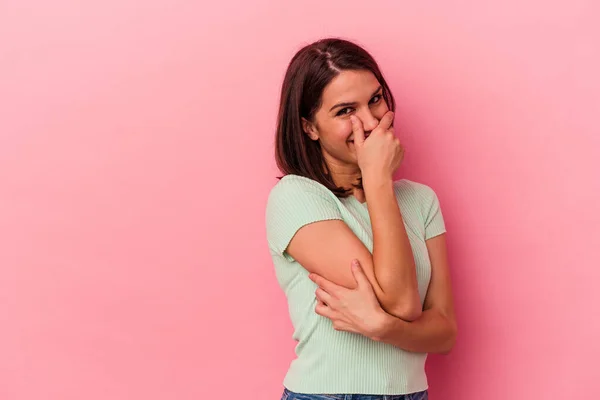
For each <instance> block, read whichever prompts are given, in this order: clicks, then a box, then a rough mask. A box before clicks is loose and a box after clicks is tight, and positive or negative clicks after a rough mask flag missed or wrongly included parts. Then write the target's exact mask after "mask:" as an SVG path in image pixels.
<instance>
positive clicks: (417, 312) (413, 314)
mask: <svg viewBox="0 0 600 400" xmlns="http://www.w3.org/2000/svg"><path fill="white" fill-rule="evenodd" d="M384 308H385V311H386V312H387V313H388V314H391V315H393V316H395V317H398V318H400V319H401V320H403V321H406V322H413V321H415V320H417V319H419V318H420V317H421V314H423V309H422V306H421V303H420V302H414V301H413V302H409V301H405V302H400V303H399V302H398V301H396V304H392V305H390V306H389V307H384Z"/></svg>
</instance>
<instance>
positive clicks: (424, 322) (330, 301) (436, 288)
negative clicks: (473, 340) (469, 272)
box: [311, 234, 457, 353]
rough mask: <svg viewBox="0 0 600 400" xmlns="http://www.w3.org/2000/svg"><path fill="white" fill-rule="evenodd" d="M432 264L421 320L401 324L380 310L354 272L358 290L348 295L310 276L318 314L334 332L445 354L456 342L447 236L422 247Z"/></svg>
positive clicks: (356, 271) (440, 236) (419, 350)
mask: <svg viewBox="0 0 600 400" xmlns="http://www.w3.org/2000/svg"><path fill="white" fill-rule="evenodd" d="M426 243H427V249H428V252H429V257H430V259H431V281H430V284H429V290H428V291H427V296H426V298H425V304H424V309H425V310H424V311H423V314H422V315H421V317H420V318H418V319H417V320H415V321H413V322H406V321H403V320H401V319H399V318H396V317H394V316H392V315H389V314H388V313H386V312H384V310H382V309H381V307H379V305H378V304H377V302H376V301H374V300H373V289H372V288H371V286H370V285H369V282H368V280H367V279H366V277H364V275H363V274H362V272H361V270H360V268H358V269H355V270H354V272H355V277H356V282H357V285H356V286H357V288H356V289H354V290H348V289H345V288H342V287H340V286H337V285H335V284H333V283H332V282H329V281H327V280H325V279H323V277H321V276H318V275H311V279H313V280H314V281H315V282H316V283H317V284H318V285H319V288H318V289H317V292H316V295H317V299H318V304H317V306H316V308H315V311H316V312H317V314H319V315H322V316H324V317H327V318H329V319H331V320H332V322H333V326H334V328H335V329H338V330H344V331H349V332H355V333H360V334H362V335H364V336H368V337H370V338H372V339H373V340H377V341H382V342H385V343H389V344H392V345H394V346H397V347H400V348H402V349H404V350H407V351H412V352H420V353H421V352H422V353H448V352H449V351H450V350H451V349H452V347H453V346H454V342H455V340H456V332H457V329H456V320H455V316H454V306H453V300H452V290H451V285H450V273H449V268H448V260H447V252H446V235H445V234H442V235H438V236H436V237H434V238H432V239H429V240H428V241H427V242H426Z"/></svg>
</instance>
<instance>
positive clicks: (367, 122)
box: [359, 111, 379, 132]
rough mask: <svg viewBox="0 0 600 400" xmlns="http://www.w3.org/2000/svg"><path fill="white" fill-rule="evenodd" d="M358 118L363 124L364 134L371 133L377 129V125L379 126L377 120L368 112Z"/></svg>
mask: <svg viewBox="0 0 600 400" xmlns="http://www.w3.org/2000/svg"><path fill="white" fill-rule="evenodd" d="M359 118H360V119H361V121H362V123H363V129H364V131H365V132H371V131H372V130H373V129H375V128H377V125H379V120H378V119H377V118H375V117H374V116H373V114H371V113H370V112H369V111H367V112H364V113H362V114H360V115H359Z"/></svg>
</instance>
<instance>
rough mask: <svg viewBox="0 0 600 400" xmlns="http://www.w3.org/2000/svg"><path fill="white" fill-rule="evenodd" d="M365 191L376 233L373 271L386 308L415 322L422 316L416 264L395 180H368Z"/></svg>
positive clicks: (383, 305) (374, 233) (374, 237)
mask: <svg viewBox="0 0 600 400" xmlns="http://www.w3.org/2000/svg"><path fill="white" fill-rule="evenodd" d="M364 190H365V195H366V197H367V206H368V209H369V215H370V218H371V227H372V230H373V269H374V274H375V277H376V280H377V282H378V284H379V286H380V288H381V291H382V292H383V297H384V299H383V301H382V302H381V303H382V307H383V308H384V309H385V310H386V311H387V312H388V313H390V314H392V315H395V316H398V317H400V318H403V319H405V320H414V319H416V318H418V316H419V315H420V313H421V302H420V298H419V293H418V287H417V276H416V270H415V261H414V257H413V252H412V248H411V245H410V242H409V240H408V235H407V234H406V229H405V227H404V220H403V218H402V214H401V212H400V208H399V206H398V201H397V199H396V195H395V193H394V184H393V180H392V179H391V177H390V178H389V179H376V180H369V179H368V178H366V180H365V181H364ZM380 300H382V299H380Z"/></svg>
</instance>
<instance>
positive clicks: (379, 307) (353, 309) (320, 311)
mask: <svg viewBox="0 0 600 400" xmlns="http://www.w3.org/2000/svg"><path fill="white" fill-rule="evenodd" d="M394 109H395V103H394V97H393V96H392V93H391V91H390V88H389V87H388V85H387V83H386V81H385V79H384V78H383V75H382V73H381V72H380V70H379V67H378V66H377V63H376V62H375V60H374V59H373V58H372V57H371V56H370V55H369V53H368V52H366V51H365V50H364V49H362V48H361V47H359V46H357V45H356V44H353V43H351V42H348V41H345V40H341V39H324V40H320V41H318V42H315V43H313V44H310V45H308V46H306V47H304V48H302V49H301V50H300V51H299V52H298V53H297V54H296V55H295V56H294V57H293V59H292V60H291V62H290V64H289V67H288V70H287V73H286V75H285V78H284V82H283V87H282V92H281V101H280V108H279V116H278V126H277V135H276V159H277V164H278V166H279V168H280V170H281V171H282V172H283V175H284V176H283V177H282V178H281V179H280V181H279V182H278V183H277V184H276V185H275V186H274V187H273V189H272V190H271V192H270V194H269V199H268V203H267V210H266V223H267V239H268V243H269V248H270V252H271V255H272V258H273V263H274V265H275V271H276V276H277V279H278V282H279V284H280V286H281V287H282V289H283V290H284V292H285V294H286V297H287V299H288V303H289V312H290V317H291V320H292V323H293V325H294V335H293V337H294V339H295V340H296V341H297V342H298V344H297V346H296V355H297V357H296V359H294V360H293V361H292V363H291V365H290V368H289V370H288V373H287V375H286V377H285V380H284V382H283V383H284V387H285V388H284V393H283V397H282V399H286V400H294V399H298V400H299V399H303V400H307V399H311V400H313V399H314V400H316V399H355V400H356V399H361V400H362V399H365V400H366V399H369V400H375V399H383V398H384V396H385V399H398V400H399V399H426V398H427V388H428V384H427V377H426V375H425V370H424V365H425V358H426V354H427V353H431V352H436V353H447V352H449V351H450V349H451V348H452V346H453V344H454V341H455V336H456V323H455V317H454V310H453V302H452V294H451V288H450V279H449V272H448V262H447V256H446V241H445V240H446V239H445V226H444V220H443V217H442V213H441V210H440V207H439V203H438V199H437V196H436V194H435V192H434V191H433V190H432V189H431V188H429V187H428V186H426V185H423V184H420V183H416V182H412V181H409V180H406V179H403V180H399V181H394V180H393V178H392V176H393V174H394V172H395V171H396V170H397V169H398V167H399V166H400V164H401V161H402V159H403V156H404V149H403V147H402V145H401V144H400V142H399V140H398V139H397V138H395V136H394V128H393V117H394V113H393V111H394Z"/></svg>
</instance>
